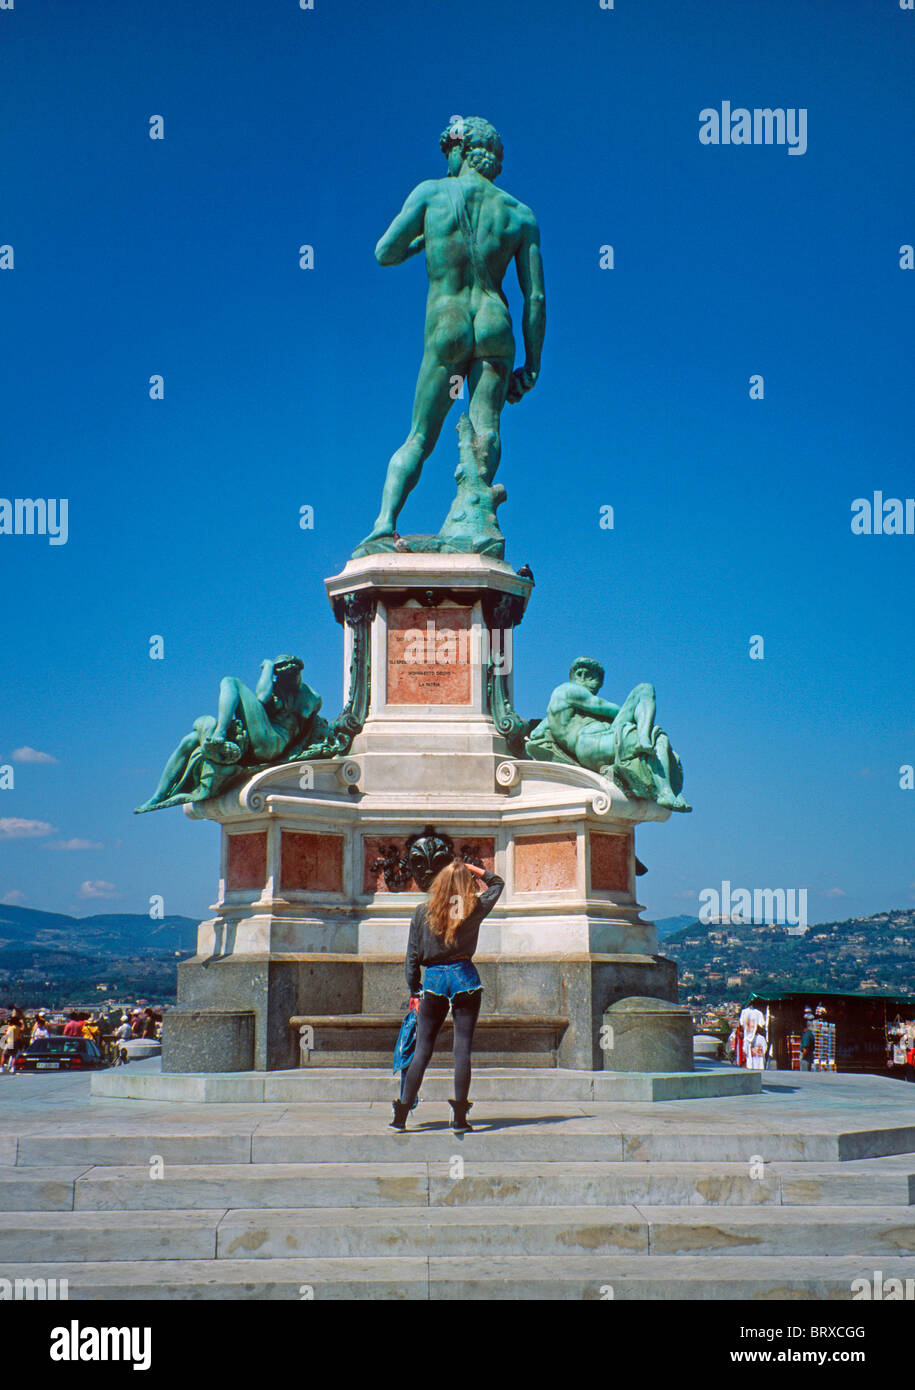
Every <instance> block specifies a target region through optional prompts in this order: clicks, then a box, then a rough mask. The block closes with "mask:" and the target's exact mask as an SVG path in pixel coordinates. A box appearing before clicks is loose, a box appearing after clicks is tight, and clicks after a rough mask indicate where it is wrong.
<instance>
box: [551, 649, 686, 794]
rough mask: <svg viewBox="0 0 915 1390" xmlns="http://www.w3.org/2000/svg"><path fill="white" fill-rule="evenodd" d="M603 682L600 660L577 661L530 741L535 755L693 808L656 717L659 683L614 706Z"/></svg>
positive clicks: (628, 790) (626, 789)
mask: <svg viewBox="0 0 915 1390" xmlns="http://www.w3.org/2000/svg"><path fill="white" fill-rule="evenodd" d="M603 683H604V668H603V666H601V664H600V662H599V661H595V660H594V659H593V657H587V656H583V657H579V659H578V660H577V661H575V662H573V664H572V668H571V670H570V671H569V679H568V681H566V682H565V683H564V684H563V685H558V686H557V687H556V689H555V690H554V691H553V693H552V695H551V696H550V703H549V706H548V708H547V714H546V718H545V719H543V720H541V722H540V723H539V724H538V725H537V726H536V728H535V729H533V730H532V731H531V734H530V736H529V738H528V739H527V740H526V743H525V748H526V750H527V753H528V754H529V756H530V757H532V758H536V759H539V760H540V761H542V762H561V763H577V764H578V765H579V766H580V767H587V768H590V769H591V770H592V771H593V772H600V773H602V774H603V775H605V776H606V775H611V774H612V777H613V780H614V781H615V782H616V783H617V785H618V786H619V787H621V788H622V790H623V791H624V792H626V793H627V794H628V795H629V796H633V797H637V798H642V799H644V800H647V801H654V802H656V803H657V804H658V805H659V806H667V807H669V808H670V810H672V811H689V810H691V809H692V808H691V807H690V806H688V805H687V804H686V802H685V801H684V799H683V797H682V795H681V792H682V789H683V768H682V766H681V765H680V759H679V758H678V757H677V755H676V753H675V752H674V750H673V749H672V748H671V746H670V740H669V739H668V737H667V735H666V733H665V732H664V730H663V729H660V728H658V726H657V725H656V724H655V722H654V717H655V709H656V704H655V691H654V686H653V685H648V684H642V685H637V686H636V687H635V689H634V690H633V691H632V692H631V693H630V694H629V695H627V697H626V699H625V700H624V701H623V703H622V705H614V704H612V703H611V702H610V701H609V700H602V699H601V697H600V696H599V695H598V693H597V692H598V691H599V690H600V688H601V686H602V685H603Z"/></svg>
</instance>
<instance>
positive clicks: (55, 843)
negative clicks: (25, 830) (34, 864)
mask: <svg viewBox="0 0 915 1390" xmlns="http://www.w3.org/2000/svg"><path fill="white" fill-rule="evenodd" d="M41 848H42V849H104V848H105V846H104V845H103V844H102V843H101V841H100V840H79V839H77V840H49V841H48V843H47V844H46V845H42V847H41Z"/></svg>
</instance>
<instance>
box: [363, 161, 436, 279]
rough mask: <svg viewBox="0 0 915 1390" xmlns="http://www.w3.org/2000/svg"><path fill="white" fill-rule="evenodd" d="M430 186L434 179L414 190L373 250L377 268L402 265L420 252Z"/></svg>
mask: <svg viewBox="0 0 915 1390" xmlns="http://www.w3.org/2000/svg"><path fill="white" fill-rule="evenodd" d="M434 186H435V181H434V179H426V180H425V181H424V182H423V183H421V184H418V185H417V186H416V188H414V190H413V192H412V193H411V194H410V196H409V198H408V199H407V201H406V202H405V203H404V205H403V207H402V208H401V210H400V212H399V213H398V214H397V216H396V217H395V218H394V221H393V222H392V223H391V225H390V227H389V228H388V230H387V231H386V232H385V234H384V236H383V237H382V238H381V240H380V241H379V243H378V245H377V246H376V247H375V260H376V261H377V262H378V264H379V265H402V264H403V262H404V261H405V260H406V259H407V258H408V257H409V256H415V255H416V253H417V252H418V251H421V250H422V249H423V245H424V238H423V224H424V222H425V218H426V206H427V204H428V201H429V192H430V190H431V189H432V188H434Z"/></svg>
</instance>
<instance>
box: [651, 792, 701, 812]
mask: <svg viewBox="0 0 915 1390" xmlns="http://www.w3.org/2000/svg"><path fill="white" fill-rule="evenodd" d="M657 801H658V805H659V806H666V807H667V809H668V810H670V811H691V810H692V809H693V808H692V806H689V805H687V803H686V802H685V801H684V800H683V797H682V796H674V794H673V792H671V791H661V792H659V793H658V798H657Z"/></svg>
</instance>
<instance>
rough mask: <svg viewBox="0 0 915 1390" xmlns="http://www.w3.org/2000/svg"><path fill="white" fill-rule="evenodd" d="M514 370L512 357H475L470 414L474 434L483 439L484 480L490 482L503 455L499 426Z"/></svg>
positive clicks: (469, 405)
mask: <svg viewBox="0 0 915 1390" xmlns="http://www.w3.org/2000/svg"><path fill="white" fill-rule="evenodd" d="M511 372H512V358H511V357H475V358H474V359H473V361H472V362H471V364H470V372H469V374H468V385H469V390H470V401H469V404H468V407H467V414H468V415H469V416H470V423H471V425H472V426H473V432H474V434H475V435H476V436H477V438H478V439H480V440H481V441H482V448H481V454H482V458H483V459H485V463H484V471H483V481H484V482H486V483H490V484H491V483H492V480H493V478H494V477H495V475H496V469H497V468H498V467H499V460H500V458H501V457H502V438H501V433H500V429H499V425H500V421H501V416H502V407H503V406H504V405H505V393H506V391H507V390H508V382H509V378H510V377H511Z"/></svg>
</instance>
